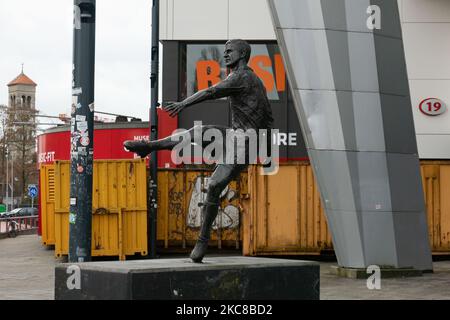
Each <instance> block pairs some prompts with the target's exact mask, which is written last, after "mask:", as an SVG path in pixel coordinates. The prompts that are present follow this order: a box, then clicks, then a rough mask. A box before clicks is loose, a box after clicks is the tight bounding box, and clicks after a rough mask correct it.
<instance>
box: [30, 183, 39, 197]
mask: <svg viewBox="0 0 450 320" xmlns="http://www.w3.org/2000/svg"><path fill="white" fill-rule="evenodd" d="M37 194H38V189H37V186H36V185H35V184H29V185H28V196H30V197H31V198H36V197H37Z"/></svg>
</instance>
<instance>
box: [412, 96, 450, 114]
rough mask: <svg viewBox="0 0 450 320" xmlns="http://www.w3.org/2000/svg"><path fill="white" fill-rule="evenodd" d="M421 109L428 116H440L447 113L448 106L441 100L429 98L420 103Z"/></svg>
mask: <svg viewBox="0 0 450 320" xmlns="http://www.w3.org/2000/svg"><path fill="white" fill-rule="evenodd" d="M419 109H420V111H421V112H422V113H423V114H425V115H427V116H438V115H441V114H443V113H444V112H445V111H447V105H446V104H445V102H444V101H442V100H440V99H437V98H428V99H425V100H423V101H422V102H421V103H420V105H419Z"/></svg>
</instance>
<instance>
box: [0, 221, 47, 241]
mask: <svg viewBox="0 0 450 320" xmlns="http://www.w3.org/2000/svg"><path fill="white" fill-rule="evenodd" d="M38 219H39V217H38V216H26V217H7V218H0V236H3V237H5V236H10V237H15V236H17V235H18V234H20V233H25V232H27V233H29V232H30V231H32V230H37V229H38V223H39V220H38Z"/></svg>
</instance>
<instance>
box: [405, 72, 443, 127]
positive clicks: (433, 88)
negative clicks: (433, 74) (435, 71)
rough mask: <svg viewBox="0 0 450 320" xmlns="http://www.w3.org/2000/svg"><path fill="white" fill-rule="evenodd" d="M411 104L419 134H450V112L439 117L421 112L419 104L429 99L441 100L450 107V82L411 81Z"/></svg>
mask: <svg viewBox="0 0 450 320" xmlns="http://www.w3.org/2000/svg"><path fill="white" fill-rule="evenodd" d="M410 89H411V103H412V108H413V115H414V124H415V127H416V133H417V134H424V133H428V134H430V133H433V134H450V110H447V112H446V113H444V114H441V115H439V116H427V115H425V114H423V113H422V112H420V110H419V104H420V102H421V101H423V100H424V99H427V98H439V99H441V100H443V101H444V102H445V103H446V104H447V107H449V106H450V80H445V81H443V80H411V81H410Z"/></svg>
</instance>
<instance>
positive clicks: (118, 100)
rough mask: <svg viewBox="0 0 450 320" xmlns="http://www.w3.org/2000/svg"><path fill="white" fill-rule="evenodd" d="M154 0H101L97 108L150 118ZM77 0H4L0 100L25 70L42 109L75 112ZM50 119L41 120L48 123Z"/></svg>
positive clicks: (1, 101)
mask: <svg viewBox="0 0 450 320" xmlns="http://www.w3.org/2000/svg"><path fill="white" fill-rule="evenodd" d="M151 2H152V1H151V0H132V1H119V0H97V25H96V68H95V107H96V110H98V111H105V112H112V113H119V114H126V115H132V116H137V117H140V118H142V119H143V120H148V106H149V101H150V80H149V73H150V47H151ZM72 21H73V0H41V1H36V0H0V104H7V103H8V88H7V86H6V85H7V84H8V83H9V82H10V81H11V80H13V79H14V78H15V77H16V76H17V75H18V74H19V73H20V71H21V64H22V63H24V64H25V66H24V72H25V74H26V75H28V76H29V77H30V78H31V79H32V80H33V81H34V82H36V83H37V84H38V87H37V97H36V108H37V109H38V110H40V111H41V113H43V114H46V115H58V114H60V113H66V114H70V105H71V81H72V80H71V74H72V67H71V66H72V34H73V30H72ZM48 121H49V120H47V119H45V120H43V119H42V120H41V122H48Z"/></svg>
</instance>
